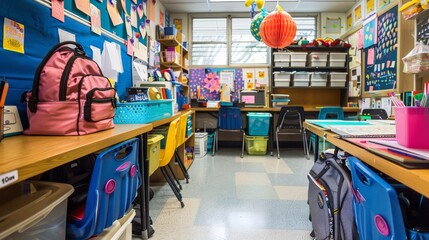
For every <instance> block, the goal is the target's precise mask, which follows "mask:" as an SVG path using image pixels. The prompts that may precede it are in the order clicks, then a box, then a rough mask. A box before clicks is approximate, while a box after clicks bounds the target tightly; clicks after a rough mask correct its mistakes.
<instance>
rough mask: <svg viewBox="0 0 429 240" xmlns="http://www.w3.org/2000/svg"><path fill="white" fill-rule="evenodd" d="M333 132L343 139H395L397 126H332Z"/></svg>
mask: <svg viewBox="0 0 429 240" xmlns="http://www.w3.org/2000/svg"><path fill="white" fill-rule="evenodd" d="M331 131H332V132H334V133H336V134H338V135H339V136H340V137H341V138H394V137H395V136H396V126H395V125H381V124H380V125H348V126H331Z"/></svg>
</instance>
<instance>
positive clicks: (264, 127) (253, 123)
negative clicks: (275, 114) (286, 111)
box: [247, 112, 271, 136]
mask: <svg viewBox="0 0 429 240" xmlns="http://www.w3.org/2000/svg"><path fill="white" fill-rule="evenodd" d="M270 118H271V113H259V112H249V113H248V114H247V129H248V135H250V136H268V132H269V130H270Z"/></svg>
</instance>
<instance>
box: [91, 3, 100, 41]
mask: <svg viewBox="0 0 429 240" xmlns="http://www.w3.org/2000/svg"><path fill="white" fill-rule="evenodd" d="M91 31H92V32H93V33H96V34H98V35H101V16H100V9H98V8H97V7H96V6H95V5H93V4H91Z"/></svg>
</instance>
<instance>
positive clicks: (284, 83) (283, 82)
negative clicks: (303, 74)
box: [274, 80, 290, 87]
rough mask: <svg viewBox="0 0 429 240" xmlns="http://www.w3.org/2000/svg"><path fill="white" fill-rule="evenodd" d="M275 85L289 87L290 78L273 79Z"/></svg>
mask: <svg viewBox="0 0 429 240" xmlns="http://www.w3.org/2000/svg"><path fill="white" fill-rule="evenodd" d="M274 86H275V87H289V86H290V80H274Z"/></svg>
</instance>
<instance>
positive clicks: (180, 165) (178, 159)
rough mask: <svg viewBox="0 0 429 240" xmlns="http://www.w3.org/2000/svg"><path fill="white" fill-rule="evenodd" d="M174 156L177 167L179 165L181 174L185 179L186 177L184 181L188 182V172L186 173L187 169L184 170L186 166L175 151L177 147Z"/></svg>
mask: <svg viewBox="0 0 429 240" xmlns="http://www.w3.org/2000/svg"><path fill="white" fill-rule="evenodd" d="M174 156H175V159H176V162H177V164H178V165H179V167H180V170H181V171H182V174H183V176H184V177H185V179H186V183H189V178H190V177H189V173H188V170H186V167H185V165H184V164H183V162H182V161H181V159H180V156H179V153H178V152H177V149H176V151H174Z"/></svg>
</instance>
